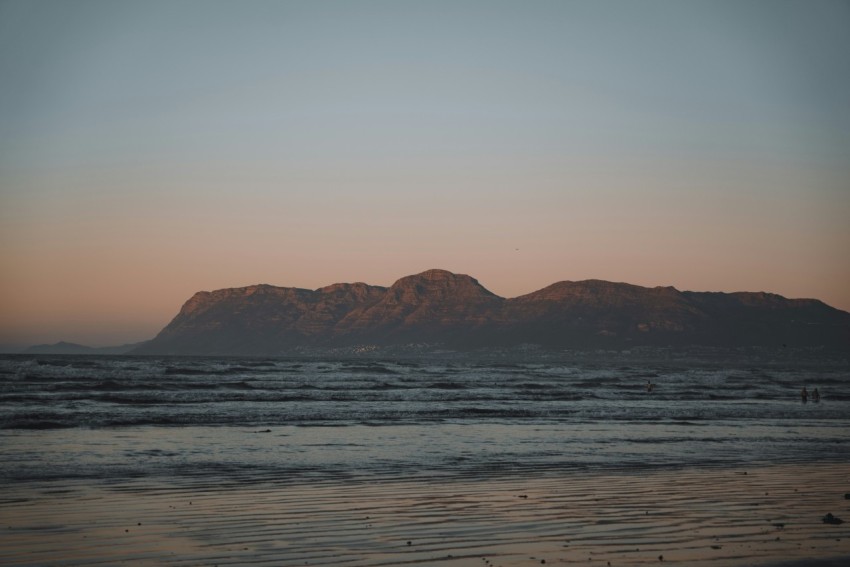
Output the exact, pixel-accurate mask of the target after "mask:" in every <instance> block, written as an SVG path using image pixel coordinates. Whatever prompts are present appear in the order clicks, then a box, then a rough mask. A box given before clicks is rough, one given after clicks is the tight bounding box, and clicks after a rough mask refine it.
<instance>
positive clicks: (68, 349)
mask: <svg viewBox="0 0 850 567" xmlns="http://www.w3.org/2000/svg"><path fill="white" fill-rule="evenodd" d="M143 344H145V343H128V344H124V345H117V346H107V347H90V346H85V345H80V344H77V343H69V342H65V341H59V342H58V343H54V344H44V345H33V346H31V347H28V348H26V349H24V350H22V351H20V352H21V354H127V353H129V352H130V351H132V350H134V349H137V348H139V347H140V346H142V345H143Z"/></svg>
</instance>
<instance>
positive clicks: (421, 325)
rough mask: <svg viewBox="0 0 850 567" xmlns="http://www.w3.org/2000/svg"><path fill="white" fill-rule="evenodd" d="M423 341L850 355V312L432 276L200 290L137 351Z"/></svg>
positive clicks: (763, 300)
mask: <svg viewBox="0 0 850 567" xmlns="http://www.w3.org/2000/svg"><path fill="white" fill-rule="evenodd" d="M409 344H428V345H434V346H440V347H444V348H451V349H474V348H486V347H496V348H498V347H508V346H515V345H519V344H537V345H541V346H542V347H549V348H622V347H630V346H687V345H712V346H729V347H736V346H783V345H787V346H795V347H799V346H803V347H813V346H823V347H828V348H839V349H850V313H847V312H844V311H841V310H838V309H835V308H832V307H830V306H828V305H826V304H825V303H823V302H821V301H818V300H815V299H786V298H784V297H782V296H779V295H776V294H771V293H764V292H755V293H754V292H739V293H719V292H692V291H679V290H677V289H675V288H673V287H654V288H646V287H640V286H636V285H631V284H627V283H614V282H607V281H600V280H585V281H578V282H572V281H562V282H558V283H554V284H552V285H550V286H548V287H545V288H543V289H541V290H539V291H535V292H533V293H529V294H527V295H523V296H520V297H515V298H510V299H506V298H503V297H499V296H498V295H495V294H494V293H492V292H490V291H488V290H487V289H486V288H484V287H483V286H482V285H481V284H480V283H479V282H478V280H476V279H474V278H472V277H470V276H467V275H462V274H454V273H451V272H448V271H445V270H428V271H425V272H422V273H421V274H416V275H412V276H407V277H403V278H401V279H399V280H398V281H397V282H395V283H394V284H393V285H392V286H390V287H381V286H373V285H367V284H365V283H340V284H334V285H330V286H327V287H322V288H319V289H316V290H309V289H300V288H289V287H275V286H271V285H253V286H248V287H242V288H232V289H221V290H217V291H212V292H207V291H202V292H198V293H196V294H195V295H194V296H193V297H191V298H190V299H189V300H188V301H187V302H186V303H185V304H184V305H183V307H182V309H181V310H180V312H179V313H178V314H177V316H176V317H175V318H174V319H173V320H172V321H171V322H170V323H169V324H168V325H167V326H166V327H165V328H164V329H163V330H162V331H161V332H160V333H159V334H158V335H157V336H156V337H155V338H154V339H152V340H151V341H148V342H146V343H144V344H142V345H141V346H139V347H138V348H136V349H135V350H133V351H132V352H133V353H134V354H198V355H208V354H222V355H223V354H257V355H275V354H286V353H287V352H291V351H292V349H297V348H301V347H343V346H354V345H377V346H386V345H409Z"/></svg>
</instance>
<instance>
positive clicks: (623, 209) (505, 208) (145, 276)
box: [0, 0, 850, 345]
mask: <svg viewBox="0 0 850 567" xmlns="http://www.w3.org/2000/svg"><path fill="white" fill-rule="evenodd" d="M0 85H2V86H0V343H7V344H32V343H40V342H55V341H58V340H69V341H74V342H81V343H84V344H92V345H103V344H120V343H123V342H129V341H137V340H143V339H147V338H150V337H152V336H153V335H154V334H156V332H158V331H159V329H160V328H162V327H163V326H164V325H165V324H166V323H168V321H169V320H170V319H171V318H172V317H173V316H174V315H175V314H176V313H177V311H178V310H179V308H180V306H181V305H182V303H183V302H184V301H185V300H186V299H188V298H189V297H190V296H191V295H192V294H193V293H194V292H195V291H198V290H211V289H218V288H222V287H236V286H243V285H249V284H254V283H270V284H274V285H281V286H297V287H306V288H316V287H320V286H323V285H327V284H331V283H334V282H340V281H349V282H352V281H365V282H367V283H371V284H378V285H390V284H391V283H392V282H393V281H395V280H396V279H397V278H399V277H402V276H405V275H409V274H413V273H418V272H421V271H423V270H426V269H429V268H445V269H448V270H452V271H455V272H459V273H466V274H470V275H472V276H473V277H476V278H478V279H479V281H481V283H482V284H483V285H484V286H485V287H487V288H488V289H490V290H492V291H493V292H495V293H498V294H500V295H502V296H505V297H513V296H517V295H521V294H524V293H529V292H531V291H534V290H536V289H539V288H541V287H544V286H546V285H548V284H550V283H553V282H556V281H560V280H581V279H589V278H599V279H607V280H613V281H626V282H630V283H635V284H639V285H645V286H655V285H674V286H676V287H677V288H679V289H683V290H684V289H687V290H696V291H741V290H748V291H762V290H763V291H772V292H775V293H779V294H782V295H785V296H787V297H816V298H819V299H822V300H824V301H826V302H827V303H829V304H831V305H833V306H836V307H839V308H841V309H845V310H850V3H848V2H847V1H820V0H814V1H802V0H801V1H791V2H784V1H781V0H765V1H746V0H732V1H722V0H720V1H717V0H715V1H706V2H700V1H678V0H669V1H642V2H634V1H622V2H620V1H613V0H601V1H575V2H570V1H552V2H543V1H528V0H523V1H513V2H498V1H487V2H484V1H463V0H461V1H457V0H452V1H446V2H440V1H433V0H429V1H427V2H424V1H423V2H413V1H409V2H408V1H392V2H390V1H387V2H373V1H361V2H354V1H339V2H327V1H303V2H302V1H298V2H296V1H292V2H290V1H252V0H248V1H227V2H216V1H212V0H203V1H193V0H174V1H170V0H169V1H155V0H154V1H152V0H145V1H144V2H139V1H131V0H127V1H120V0H103V1H91V0H73V1H70V0H56V1H49V0H48V1H42V0H20V1H17V0H16V1H9V0H0Z"/></svg>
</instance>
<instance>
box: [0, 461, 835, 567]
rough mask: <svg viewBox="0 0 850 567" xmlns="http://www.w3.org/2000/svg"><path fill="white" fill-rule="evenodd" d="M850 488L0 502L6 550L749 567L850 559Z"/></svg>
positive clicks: (791, 470) (624, 482)
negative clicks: (827, 518)
mask: <svg viewBox="0 0 850 567" xmlns="http://www.w3.org/2000/svg"><path fill="white" fill-rule="evenodd" d="M246 480H247V479H246ZM848 486H850V469H848V468H847V467H846V466H845V465H842V464H837V465H836V464H829V463H820V464H818V465H781V466H766V467H761V468H759V467H755V466H753V467H748V468H746V469H741V468H735V469H727V468H716V469H714V468H702V469H696V468H688V469H683V470H679V471H664V472H656V473H646V472H644V473H642V474H635V473H632V472H618V473H610V472H585V473H578V472H565V473H556V472H553V471H546V472H545V473H542V474H537V475H533V474H532V475H526V476H522V477H520V476H518V475H510V476H501V477H500V476H496V477H491V478H487V479H480V478H478V479H477V478H475V477H467V478H453V479H439V478H434V477H431V478H416V477H395V478H377V477H360V478H351V479H349V480H335V481H312V482H303V481H294V480H292V479H285V478H282V479H279V480H278V481H272V482H268V481H264V482H262V483H253V484H251V483H247V482H246V483H241V482H239V481H238V479H234V478H232V477H231V478H229V479H228V480H227V481H226V482H225V481H222V482H216V481H215V479H214V478H211V477H209V476H207V477H202V478H195V479H193V480H185V481H184V483H183V484H176V483H172V484H164V483H161V484H160V483H155V482H151V481H148V480H142V479H140V480H130V481H122V482H121V483H118V484H109V483H107V482H99V483H98V484H96V485H92V484H91V481H89V482H86V483H84V482H82V481H68V482H66V483H62V486H61V487H60V486H59V485H57V483H55V482H54V483H22V484H21V485H20V486H18V487H17V489H16V490H15V491H14V492H12V491H5V495H4V496H5V497H4V498H3V500H2V502H0V527H2V530H3V536H4V537H3V538H0V563H2V564H4V565H45V564H60V563H61V564H71V565H90V564H94V563H105V564H117V563H120V562H125V561H127V562H133V564H137V565H161V564H171V565H235V564H240V565H246V564H247V565H251V564H267V565H305V564H309V565H345V566H370V565H404V564H426V565H427V564H437V563H440V564H445V565H453V566H455V565H456V566H465V565H469V566H472V565H475V566H480V565H493V566H495V565H505V566H512V565H533V564H537V565H539V564H544V562H545V564H547V565H561V564H567V565H569V564H577V565H585V564H598V565H607V564H609V563H610V565H612V566H614V565H643V564H659V562H661V561H662V560H663V562H664V563H665V564H672V565H697V566H700V565H705V566H707V565H712V566H739V565H758V564H762V563H765V564H766V563H772V562H773V563H776V562H779V561H784V560H789V559H807V558H829V557H850V522H847V523H844V524H842V525H827V524H824V523H823V522H822V517H823V516H824V514H826V513H833V514H835V515H836V516H850V513H848V512H847V510H848V503H847V502H848V501H846V500H844V497H843V495H844V493H845V492H847V487H848ZM13 494H14V495H13Z"/></svg>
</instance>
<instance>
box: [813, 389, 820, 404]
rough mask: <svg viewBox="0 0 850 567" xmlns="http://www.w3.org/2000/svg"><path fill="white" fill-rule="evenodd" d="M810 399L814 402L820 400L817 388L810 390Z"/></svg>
mask: <svg viewBox="0 0 850 567" xmlns="http://www.w3.org/2000/svg"><path fill="white" fill-rule="evenodd" d="M812 401H813V402H815V403H818V402H819V401H820V392H818V389H817V388H815V389H814V390H812Z"/></svg>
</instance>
